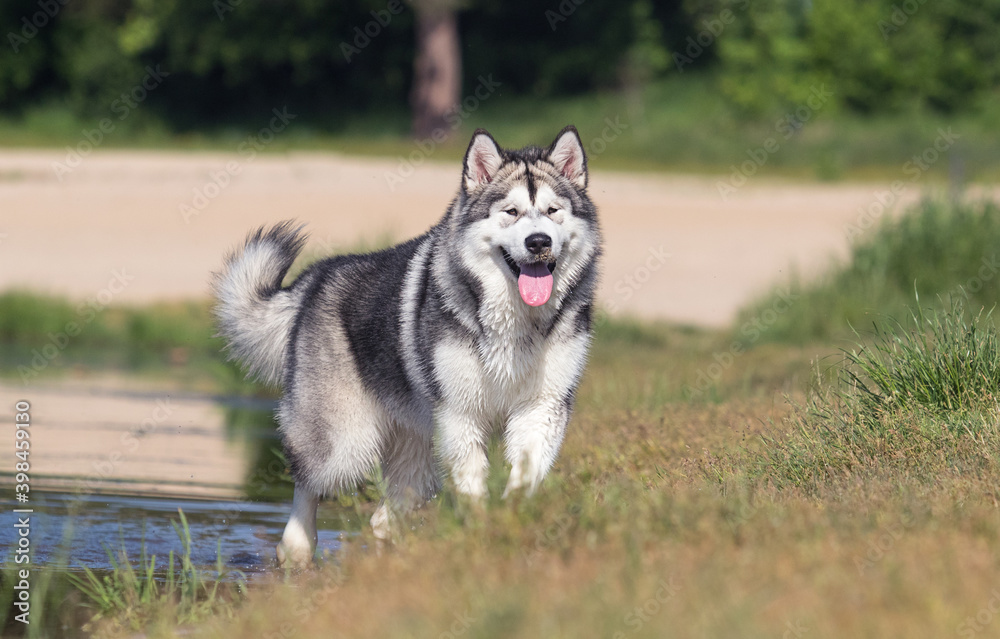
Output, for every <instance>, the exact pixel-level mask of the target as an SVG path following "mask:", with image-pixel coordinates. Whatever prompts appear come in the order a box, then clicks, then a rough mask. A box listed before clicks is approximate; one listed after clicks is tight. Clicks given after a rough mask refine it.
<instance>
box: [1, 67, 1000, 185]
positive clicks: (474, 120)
mask: <svg viewBox="0 0 1000 639" xmlns="http://www.w3.org/2000/svg"><path fill="white" fill-rule="evenodd" d="M997 104H998V102H997V101H996V100H992V101H990V100H984V101H983V105H984V106H983V107H981V108H979V110H973V111H972V112H969V113H967V114H963V115H958V116H955V115H942V114H937V113H933V112H928V111H921V110H913V111H912V112H905V113H896V114H892V115H885V116H878V117H863V116H859V115H853V114H849V113H843V112H837V111H835V110H834V109H833V107H832V106H831V107H821V108H820V109H819V110H817V111H809V112H808V113H807V115H808V117H807V118H806V119H805V120H804V121H802V122H798V121H797V120H794V118H795V114H794V113H791V114H790V113H783V112H775V113H769V114H766V115H764V116H762V117H760V118H758V119H752V120H748V119H746V118H745V117H744V116H741V115H739V114H738V113H737V112H736V111H734V110H733V109H732V108H730V107H728V106H726V103H725V101H724V100H722V99H720V98H719V92H718V88H717V82H716V80H715V79H714V78H712V77H709V76H675V77H672V78H668V79H665V80H663V81H661V82H657V83H655V84H652V85H650V86H649V87H647V88H646V89H645V90H643V91H641V92H640V93H638V94H629V93H621V92H605V93H599V94H593V95H584V96H577V97H571V98H563V99H555V100H547V101H539V100H537V99H533V98H530V97H517V96H508V95H506V94H505V92H504V91H503V89H502V87H501V89H500V90H499V91H498V92H497V93H495V94H493V95H492V96H491V97H489V98H488V99H486V100H485V101H483V102H482V103H481V104H480V105H479V106H478V107H477V108H476V109H474V110H472V111H467V112H465V113H466V115H467V117H466V118H465V119H464V120H462V122H461V125H460V126H459V127H458V128H456V129H455V135H454V136H453V139H452V140H451V141H450V142H448V143H445V144H444V145H440V146H439V145H436V144H432V145H431V147H433V148H432V149H430V151H429V153H428V155H429V156H430V158H431V159H432V160H435V161H448V162H453V161H454V160H456V159H457V158H460V157H461V155H462V154H463V153H464V151H465V147H466V143H467V140H468V138H469V136H470V135H471V133H472V131H473V130H475V129H476V128H478V127H486V128H488V129H489V130H490V131H491V132H493V133H494V134H495V135H496V136H497V138H498V139H499V140H500V141H501V143H503V144H504V145H507V146H519V145H524V144H546V143H548V142H549V141H550V140H551V139H552V138H553V137H554V136H555V133H556V132H557V131H559V130H560V129H561V128H562V127H563V126H565V125H566V124H569V123H573V124H576V125H577V127H578V128H579V129H580V131H581V134H582V136H583V140H584V143H585V145H586V148H587V150H588V153H589V155H590V162H591V165H592V166H593V167H595V168H599V169H600V168H605V169H608V168H610V169H618V170H630V171H649V170H663V169H670V170H681V171H690V172H708V173H713V174H722V175H727V176H728V175H729V174H731V173H733V171H734V170H735V169H734V168H733V167H734V166H735V165H739V164H740V163H742V162H744V161H745V160H747V159H748V155H747V153H748V152H749V151H752V150H755V149H760V148H761V147H763V146H764V144H765V142H766V141H767V140H768V138H774V140H775V141H776V142H777V143H778V147H779V148H778V150H777V151H776V152H774V153H768V154H765V159H766V161H765V162H764V164H763V165H762V166H760V167H758V168H757V169H755V172H756V171H758V170H759V172H760V173H762V174H770V175H781V176H790V177H795V178H808V179H817V178H818V179H823V180H837V179H842V178H862V179H880V180H882V179H889V180H895V179H905V178H906V175H905V173H904V164H905V163H906V162H907V161H909V160H910V159H911V158H912V157H913V156H914V155H916V154H919V153H922V152H923V151H924V149H925V148H927V147H928V146H930V145H932V144H933V143H934V141H935V138H936V137H937V136H938V130H939V129H942V128H944V129H948V128H951V129H952V130H953V131H954V132H955V133H957V134H958V135H959V136H960V138H959V140H958V142H957V144H956V146H955V147H954V148H953V149H952V150H951V151H949V153H948V154H947V159H945V160H941V161H936V162H934V163H932V165H931V166H930V170H929V172H928V173H929V175H930V176H932V177H931V179H934V180H939V181H943V180H946V179H949V176H951V177H954V178H955V179H959V180H968V181H990V180H995V179H996V178H997V177H1000V146H998V145H997V144H996V140H997V138H996V131H997V130H998V128H1000V109H998V108H997V107H996V105H997ZM141 116H142V114H139V116H138V117H137V119H136V120H135V121H134V122H133V121H131V120H130V121H129V122H126V123H125V124H127V125H128V127H125V126H123V127H122V129H121V130H120V131H116V132H115V133H114V134H113V135H110V136H108V139H107V140H106V141H105V142H104V144H103V147H102V148H157V149H161V148H168V149H186V150H203V149H213V150H224V151H234V150H235V148H236V147H237V146H238V145H239V144H240V143H241V142H242V141H244V140H245V139H246V137H247V135H249V134H251V133H253V132H256V131H257V130H258V129H260V127H261V126H262V125H263V124H266V117H265V118H263V119H262V120H261V121H257V120H248V121H246V122H242V123H239V124H233V125H228V126H227V127H225V128H218V129H206V130H201V131H195V132H184V133H173V132H171V131H170V130H168V129H167V128H165V126H164V125H163V124H162V123H159V122H156V121H145V122H143V121H142V120H141ZM789 116H791V117H792V118H793V121H795V128H794V129H793V128H791V127H790V126H789V125H788V122H790V120H789V119H788V118H789ZM616 122H617V123H618V124H614V123H616ZM779 122H785V124H784V125H780V126H779V124H778V123H779ZM94 126H95V123H94V122H90V121H84V120H80V119H79V118H77V117H75V116H74V115H73V114H71V113H69V112H67V111H66V109H65V107H64V106H61V105H51V106H48V107H44V108H39V109H36V110H35V111H32V112H29V113H28V114H26V115H25V116H23V117H20V118H12V117H10V116H5V117H2V118H0V135H2V136H3V139H4V143H5V145H7V146H15V147H17V146H22V147H37V146H49V147H57V148H63V147H64V146H66V145H70V146H74V145H76V144H77V143H79V142H80V140H81V132H82V131H83V130H85V129H92V128H93V127H94ZM409 126H410V124H409V119H408V115H407V113H406V112H405V111H404V110H398V109H396V110H391V109H386V110H381V111H379V110H376V111H374V112H370V113H363V114H356V115H353V116H350V117H345V116H343V115H342V114H338V116H337V117H336V118H335V119H331V120H330V121H322V120H317V119H312V120H307V119H306V118H305V117H304V116H303V117H302V118H301V119H299V120H296V121H295V123H294V124H293V125H292V126H290V127H289V129H288V130H287V131H286V132H283V133H282V134H281V135H280V136H278V137H277V139H275V141H274V142H273V143H271V144H269V145H268V147H267V152H272V153H275V152H277V153H283V152H288V151H308V150H320V151H336V152H341V153H348V154H359V155H377V156H390V157H399V158H405V157H408V156H410V154H411V153H414V152H415V151H418V147H417V145H416V143H415V141H414V140H413V139H412V138H410V136H409ZM793 130H794V131H795V133H794V134H791V133H790V132H791V131H793ZM786 136H787V137H786ZM424 146H425V148H429V147H427V145H426V144H425V145H424Z"/></svg>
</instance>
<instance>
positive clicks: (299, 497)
mask: <svg viewBox="0 0 1000 639" xmlns="http://www.w3.org/2000/svg"><path fill="white" fill-rule="evenodd" d="M318 504H319V495H317V494H316V493H314V492H312V491H311V490H309V489H308V488H306V487H305V485H303V484H302V483H301V482H300V483H297V484H295V495H294V497H293V498H292V516H291V517H289V519H288V524H286V525H285V532H284V533H283V534H282V535H281V542H280V543H279V544H278V549H277V550H278V563H279V564H281V565H283V566H290V567H294V568H305V567H307V566H308V565H309V564H310V563H311V562H312V558H313V553H315V552H316V506H317V505H318Z"/></svg>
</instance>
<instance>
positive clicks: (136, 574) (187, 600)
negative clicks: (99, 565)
mask: <svg viewBox="0 0 1000 639" xmlns="http://www.w3.org/2000/svg"><path fill="white" fill-rule="evenodd" d="M177 514H178V516H179V518H180V523H178V522H175V521H172V522H171V523H172V524H173V526H174V530H175V532H176V533H177V537H178V538H179V539H180V542H181V545H182V550H181V552H179V553H177V555H176V557H175V555H174V551H173V550H171V551H170V553H169V556H168V559H167V564H166V566H165V568H166V570H165V571H164V570H163V569H162V568H161V570H160V571H159V572H158V571H157V569H156V555H153V556H151V557H147V556H146V545H145V542H143V543H142V546H141V557H140V559H139V568H138V570H137V569H136V568H135V567H134V566H133V565H132V563H131V561H130V559H129V557H128V554H127V552H126V549H125V542H124V540H123V541H122V542H121V547H120V549H119V550H118V551H117V552H114V551H112V550H111V548H109V547H107V546H105V551H106V552H107V555H108V563H109V564H110V566H111V570H110V572H108V573H105V574H102V575H98V574H96V573H95V572H94V571H92V570H90V569H89V568H86V567H84V574H83V576H82V577H81V576H77V575H69V580H70V582H71V583H72V584H73V585H74V586H76V588H77V589H78V590H79V591H80V592H82V593H83V594H84V595H85V596H86V597H87V598H88V599H89V602H88V604H86V605H87V606H88V607H91V608H92V609H93V610H94V611H95V612H94V614H93V616H92V617H91V619H90V622H89V623H88V625H87V626H86V627H85V628H84V630H88V631H93V632H94V633H95V634H98V635H104V634H111V635H115V634H119V633H122V632H124V633H129V632H137V631H139V630H142V629H144V628H148V627H150V626H156V625H164V624H169V625H170V626H173V625H176V624H182V625H183V624H191V623H196V622H201V621H203V620H205V619H206V618H209V617H212V616H216V617H219V616H222V617H225V616H230V617H231V616H232V614H233V609H234V603H235V602H236V601H237V600H238V599H239V598H240V596H241V595H242V594H243V593H245V590H246V577H245V576H244V575H243V574H242V573H240V572H239V571H231V570H228V569H227V568H226V567H225V562H224V560H223V558H222V554H221V552H220V551H218V550H217V552H216V564H215V570H214V572H212V573H207V572H206V571H205V570H204V569H203V568H202V567H200V566H196V565H195V564H194V563H193V562H192V561H191V550H192V548H191V530H190V528H189V527H188V523H187V518H186V517H185V516H184V512H183V511H181V510H178V511H177ZM219 549H220V550H221V543H220V545H219ZM234 576H235V577H236V578H237V580H236V581H232V580H231V577H234Z"/></svg>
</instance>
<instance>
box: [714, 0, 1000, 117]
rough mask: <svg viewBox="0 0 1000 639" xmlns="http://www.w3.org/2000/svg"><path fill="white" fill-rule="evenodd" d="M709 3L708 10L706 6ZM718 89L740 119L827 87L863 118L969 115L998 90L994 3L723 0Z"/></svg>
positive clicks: (998, 10) (999, 19) (998, 9)
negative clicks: (906, 113)
mask: <svg viewBox="0 0 1000 639" xmlns="http://www.w3.org/2000/svg"><path fill="white" fill-rule="evenodd" d="M713 4H714V3H713ZM723 4H724V6H726V7H729V8H731V9H732V10H733V12H734V14H735V16H736V18H737V20H736V22H735V24H734V25H733V26H732V27H730V28H729V30H727V32H726V33H725V34H724V35H723V36H722V37H721V38H720V39H719V40H720V42H719V60H720V65H721V67H722V78H723V80H722V85H721V88H722V90H723V92H724V94H725V95H727V96H728V97H729V99H730V100H731V101H732V102H733V103H735V104H736V105H738V106H740V107H741V108H743V109H744V110H746V111H749V112H752V113H759V112H765V111H772V110H776V109H779V108H787V107H788V106H791V105H798V104H801V103H802V102H803V96H804V94H805V93H806V92H807V90H808V88H809V87H810V86H811V85H813V84H815V83H825V84H827V85H828V87H829V88H830V89H831V90H832V91H833V92H834V93H835V95H836V98H837V101H838V103H840V104H841V105H842V106H844V107H846V108H849V109H852V110H856V111H861V112H866V113H868V112H878V111H890V112H893V111H899V110H901V109H904V108H906V107H909V106H911V105H912V106H930V107H932V108H935V109H939V110H942V111H947V112H953V111H963V110H969V109H972V108H974V107H975V106H976V105H977V102H980V101H981V100H983V99H986V98H988V97H990V96H991V95H992V93H993V92H995V91H996V89H997V88H998V85H1000V38H997V37H996V34H997V31H998V28H1000V0H985V1H979V0H941V1H940V2H938V1H935V2H927V1H926V0H907V2H901V1H900V0H875V1H874V2H872V1H869V0H815V1H814V2H803V1H802V0H759V1H755V2H753V3H752V4H751V5H750V6H749V7H746V8H742V9H741V7H744V6H745V2H744V0H727V1H726V2H724V3H723Z"/></svg>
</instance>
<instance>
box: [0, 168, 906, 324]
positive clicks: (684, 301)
mask: <svg viewBox="0 0 1000 639" xmlns="http://www.w3.org/2000/svg"><path fill="white" fill-rule="evenodd" d="M64 161H65V152H59V151H50V150H46V151H40V150H37V151H36V150H32V151H21V150H17V151H11V150H4V151H0V290H2V289H6V288H9V287H14V286H18V287H30V288H34V289H39V290H44V291H49V292H53V293H67V294H70V295H72V296H75V297H78V298H87V297H93V296H98V295H101V296H103V300H102V301H106V300H107V299H111V298H113V299H114V301H116V302H145V301H149V300H157V299H175V298H192V297H199V296H204V295H206V294H207V290H208V289H207V282H208V278H209V273H210V272H211V271H212V270H213V269H216V268H217V267H218V266H219V264H220V260H221V257H222V255H223V253H224V252H225V251H226V250H227V249H229V248H230V247H231V246H232V245H234V244H235V243H236V242H238V241H239V240H240V239H241V238H242V237H243V236H244V235H245V233H246V232H247V230H248V229H250V228H251V227H254V226H258V225H261V224H266V223H270V222H274V221H277V220H282V219H285V218H290V217H294V218H297V219H299V220H302V221H304V222H307V223H308V228H309V229H310V231H311V232H312V244H311V248H312V249H313V250H316V251H322V250H323V248H324V247H329V246H335V245H341V246H345V245H348V246H349V245H352V244H353V243H355V242H356V241H357V240H359V239H362V238H368V239H372V238H375V237H378V236H379V235H382V234H385V233H387V232H388V233H390V234H391V236H392V237H393V238H395V239H404V238H407V237H410V236H413V235H416V234H419V233H420V232H422V231H423V230H424V229H426V228H427V227H428V226H430V225H431V224H432V223H434V222H435V221H436V220H437V219H438V218H439V217H440V216H441V214H442V213H443V211H444V209H445V208H446V206H447V205H448V203H449V201H450V200H451V198H452V196H453V194H454V191H455V189H456V188H457V184H458V176H459V173H458V172H459V167H458V166H457V165H456V164H454V163H447V164H424V165H423V166H421V167H419V168H417V169H416V172H415V173H414V174H413V175H412V176H410V177H408V178H407V179H405V180H403V181H402V183H401V184H398V185H397V186H396V188H395V189H391V188H390V187H389V185H388V184H387V180H386V175H387V173H389V172H391V171H394V170H395V168H396V166H397V162H396V161H395V160H391V159H368V158H365V159H361V158H353V157H343V156H337V155H332V154H318V153H309V154H306V153H301V154H300V153H296V154H290V155H266V156H258V157H257V158H256V159H254V160H253V161H249V162H248V161H246V160H245V159H244V158H241V157H239V156H237V155H225V154H220V153H182V152H130V151H108V152H95V153H94V154H92V155H91V156H90V157H88V158H86V159H84V161H83V162H82V163H81V164H80V165H79V166H78V167H77V168H75V169H74V170H73V171H72V172H70V173H68V174H65V175H63V176H62V178H63V179H62V180H61V181H60V180H58V179H57V176H56V173H55V171H54V170H53V163H55V162H64ZM227 164H230V167H231V168H232V167H238V168H239V172H238V173H237V174H236V175H234V176H231V177H230V178H229V184H228V185H227V186H225V187H224V188H221V189H216V187H215V186H209V185H211V184H212V182H211V180H212V178H211V175H212V174H213V173H215V174H218V173H219V172H222V173H225V170H226V166H227ZM716 185H717V180H716V179H715V178H707V177H705V178H701V177H686V176H672V175H639V176H636V175H629V174H619V173H610V172H604V173H602V172H596V173H595V174H593V175H592V176H591V193H592V197H593V198H594V200H595V201H596V202H597V204H598V205H599V206H600V208H601V216H602V223H603V227H604V232H605V237H606V241H607V242H606V244H607V246H606V261H605V268H604V277H603V283H602V287H601V293H600V295H601V299H602V301H603V303H605V304H607V305H609V306H611V307H612V308H615V309H616V310H617V312H619V313H630V314H634V315H638V316H641V317H645V318H652V317H660V318H668V319H672V320H676V321H682V322H691V323H697V324H705V325H720V324H724V323H726V322H727V321H729V320H730V319H731V318H732V316H733V314H734V312H735V311H736V310H737V309H738V308H739V307H740V306H741V305H742V304H744V303H745V302H746V301H747V300H748V299H749V298H751V297H753V296H755V295H757V294H759V293H760V292H762V291H765V290H767V289H768V287H769V286H771V285H772V284H774V283H775V282H776V281H777V280H778V279H779V278H781V277H783V275H784V274H785V273H786V272H787V269H788V267H789V265H790V264H792V263H795V264H797V265H798V267H799V268H800V270H801V271H803V272H806V273H808V272H811V271H815V270H816V269H818V268H820V267H822V266H823V265H825V264H826V263H827V261H828V259H829V256H830V255H831V254H837V253H842V252H843V251H844V250H845V248H846V246H847V235H846V228H847V226H848V225H849V224H851V223H853V222H854V221H855V220H856V219H857V217H858V211H857V209H858V207H867V206H868V205H869V204H871V203H872V202H873V201H874V195H873V194H874V192H875V191H876V190H878V189H881V188H884V187H880V186H879V185H858V184H846V185H845V184H837V185H825V184H793V183H788V184H786V183H781V182H775V181H768V180H765V179H763V178H752V179H750V180H749V182H748V183H747V184H746V185H745V186H743V187H742V188H741V189H739V190H738V191H737V192H736V193H735V194H733V195H731V196H730V198H729V200H728V201H725V200H723V198H722V197H721V196H720V194H719V192H718V189H717V186H716ZM206 187H207V188H206ZM196 189H200V190H202V191H203V192H207V193H209V194H211V193H216V197H214V198H213V199H208V200H206V202H207V205H206V206H203V208H201V210H200V211H199V210H197V208H196V207H195V205H196V204H198V202H197V201H196V199H195V193H196ZM917 194H918V190H917V187H915V186H911V187H910V188H909V189H908V190H907V192H906V193H905V195H904V199H906V200H912V199H914V198H915V197H916V196H917ZM182 205H187V206H190V207H192V210H193V212H194V213H193V214H192V215H189V217H188V219H185V216H184V214H183V213H182V210H181V207H182ZM664 253H665V254H669V257H666V258H665V259H663V258H657V257H656V255H663V254H664ZM647 261H649V263H650V265H653V266H658V270H656V271H653V272H650V271H646V270H645V268H646V264H647ZM661 261H662V265H661ZM116 280H117V281H118V282H125V283H126V284H124V285H123V284H121V283H113V282H116ZM109 284H110V288H109ZM119 289H120V290H119Z"/></svg>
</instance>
